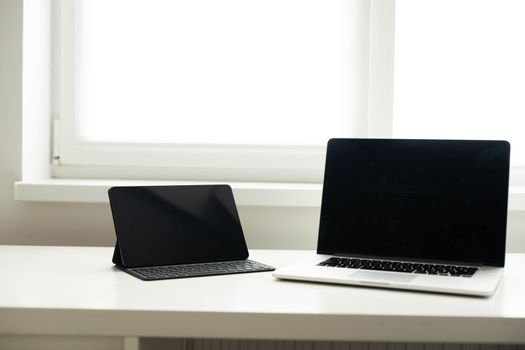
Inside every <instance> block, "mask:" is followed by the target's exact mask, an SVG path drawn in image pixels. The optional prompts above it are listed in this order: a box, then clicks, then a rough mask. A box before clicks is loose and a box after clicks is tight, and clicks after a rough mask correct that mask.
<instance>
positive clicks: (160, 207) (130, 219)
mask: <svg viewBox="0 0 525 350" xmlns="http://www.w3.org/2000/svg"><path fill="white" fill-rule="evenodd" d="M109 199H110V205H111V211H112V214H113V222H114V224H115V231H116V235H117V247H116V251H115V256H114V258H113V262H114V263H115V264H117V265H121V266H125V267H138V266H158V265H175V264H187V263H198V262H214V261H231V260H244V259H246V258H247V257H248V249H247V247H246V242H245V240H244V234H243V232H242V227H241V223H240V220H239V215H238V213H237V208H236V206H235V201H234V198H233V193H232V190H231V188H230V187H229V186H228V185H187V186H137V187H113V188H111V189H110V190H109ZM119 255H120V256H119Z"/></svg>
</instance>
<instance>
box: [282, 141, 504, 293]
mask: <svg viewBox="0 0 525 350" xmlns="http://www.w3.org/2000/svg"><path fill="white" fill-rule="evenodd" d="M509 158H510V145H509V143H508V142H506V141H479V140H410V139H332V140H330V141H329V142H328V146H327V153H326V166H325V174H324V184H323V194H322V204H321V215H320V223H319V235H318V244H317V254H314V253H312V257H311V258H310V259H307V260H306V261H302V262H297V263H296V264H293V265H290V266H286V267H283V268H280V269H277V271H275V272H274V274H273V275H274V276H275V277H277V278H280V279H289V280H302V281H314V282H327V283H339V284H348V285H358V286H370V287H386V288H398V289H410V290H421V291H432V292H442V293H454V294H465V295H478V296H490V295H491V294H493V293H494V291H495V289H496V287H497V285H498V282H499V280H500V279H501V276H502V273H503V267H504V264H505V238H506V224H507V200H508V186H509Z"/></svg>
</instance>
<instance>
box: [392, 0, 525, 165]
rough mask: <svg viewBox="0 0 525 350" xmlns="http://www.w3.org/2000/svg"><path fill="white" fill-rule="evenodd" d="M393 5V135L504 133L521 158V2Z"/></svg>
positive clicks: (438, 0) (524, 52)
mask: <svg viewBox="0 0 525 350" xmlns="http://www.w3.org/2000/svg"><path fill="white" fill-rule="evenodd" d="M396 6H397V7H396V28H395V73H394V136H396V137H409V138H459V139H506V140H509V141H510V142H511V145H512V156H511V159H512V162H513V164H514V165H521V166H523V165H525V132H524V130H525V45H524V43H525V36H524V34H525V21H524V20H523V18H524V16H525V1H522V0H459V1H458V0H397V1H396Z"/></svg>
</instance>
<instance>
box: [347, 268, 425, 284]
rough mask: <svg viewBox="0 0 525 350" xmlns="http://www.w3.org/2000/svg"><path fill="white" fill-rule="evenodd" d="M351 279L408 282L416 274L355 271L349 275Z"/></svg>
mask: <svg viewBox="0 0 525 350" xmlns="http://www.w3.org/2000/svg"><path fill="white" fill-rule="evenodd" d="M349 277H350V278H351V279H356V280H359V281H363V282H367V281H370V282H383V283H396V282H397V283H408V282H411V281H412V280H413V279H414V278H416V277H417V276H414V275H409V274H404V273H385V272H374V271H356V272H354V273H353V274H351V275H350V276H349Z"/></svg>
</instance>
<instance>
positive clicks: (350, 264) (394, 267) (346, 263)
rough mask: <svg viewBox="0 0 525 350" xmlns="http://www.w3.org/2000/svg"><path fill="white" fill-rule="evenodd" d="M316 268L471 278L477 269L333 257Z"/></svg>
mask: <svg viewBox="0 0 525 350" xmlns="http://www.w3.org/2000/svg"><path fill="white" fill-rule="evenodd" d="M317 265H318V266H333V267H341V268H349V269H362V270H378V271H395V272H407V273H417V274H423V275H425V274H426V275H440V276H457V277H472V275H473V274H474V273H475V272H476V271H477V269H478V268H477V267H469V266H455V265H440V264H429V263H410V262H401V261H390V260H369V259H360V258H338V257H333V258H329V259H327V260H325V261H322V262H320V263H319V264H317Z"/></svg>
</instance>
